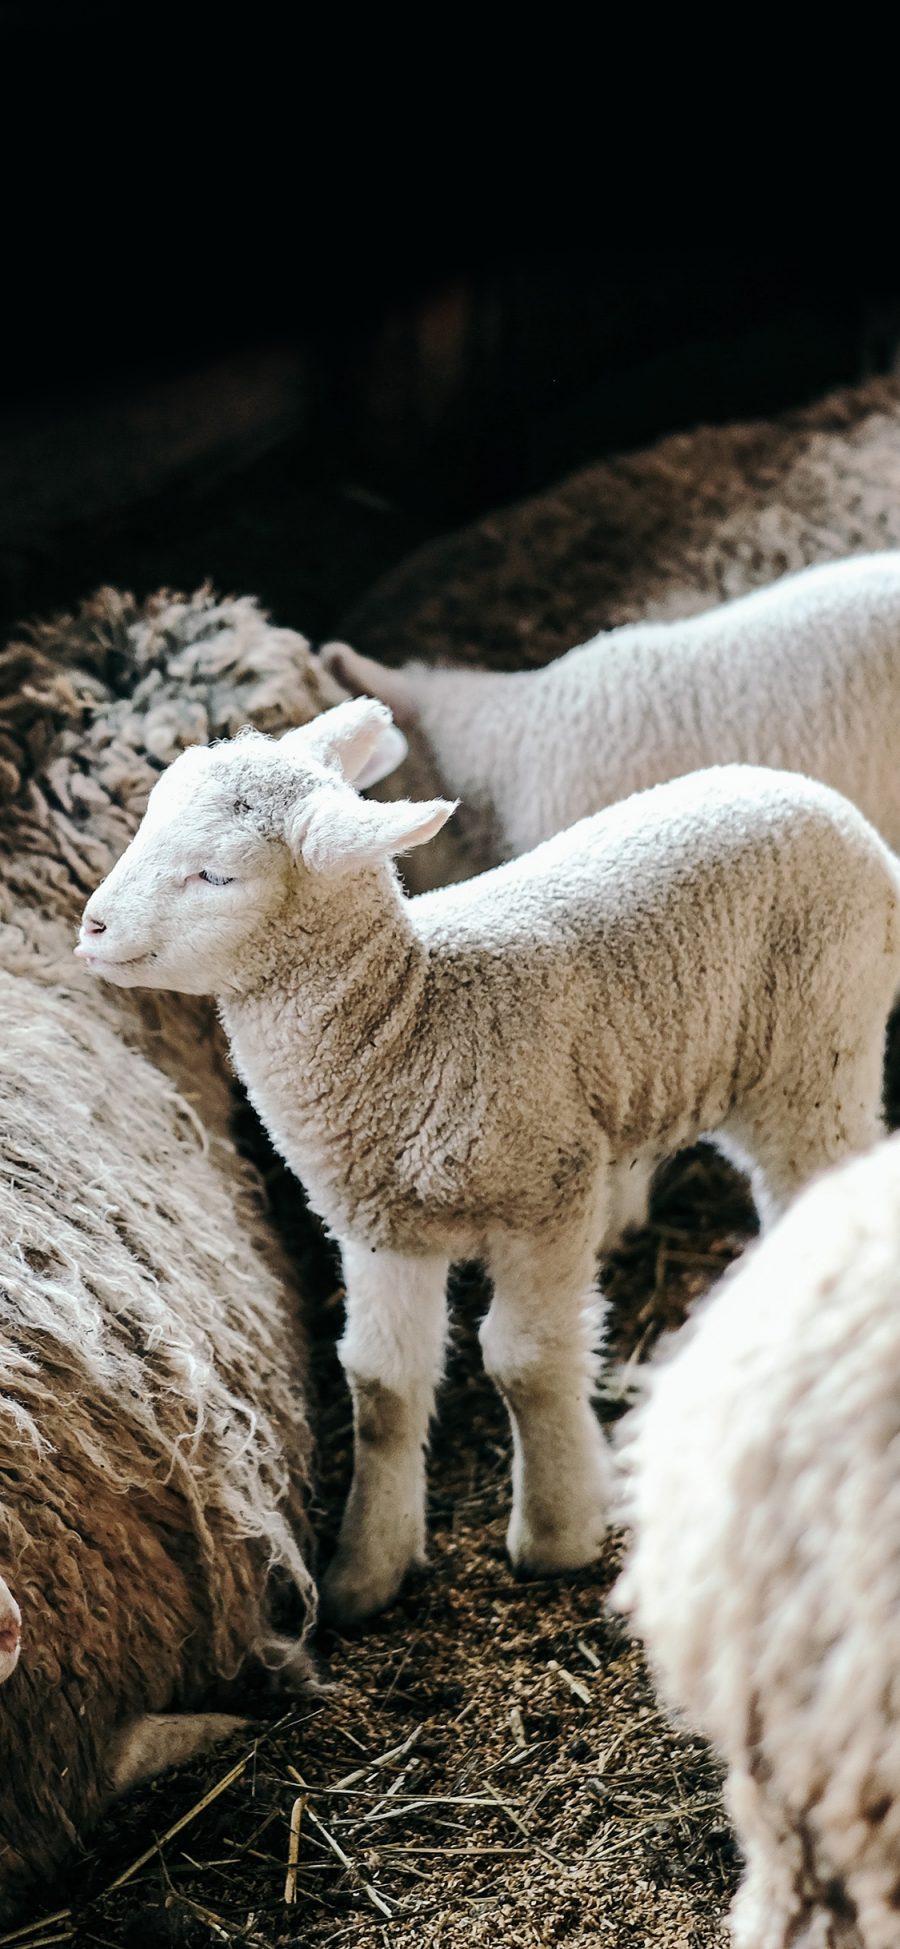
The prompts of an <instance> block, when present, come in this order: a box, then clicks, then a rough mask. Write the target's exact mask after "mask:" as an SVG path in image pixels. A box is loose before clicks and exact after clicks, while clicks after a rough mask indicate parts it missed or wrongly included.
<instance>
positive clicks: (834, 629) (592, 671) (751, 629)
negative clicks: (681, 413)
mask: <svg viewBox="0 0 900 1949" xmlns="http://www.w3.org/2000/svg"><path fill="white" fill-rule="evenodd" d="M322 657H323V660H324V662H325V665H326V668H327V669H328V671H329V673H330V674H331V675H333V676H334V677H336V678H337V680H338V681H339V682H340V683H342V684H343V685H344V686H345V688H347V689H349V690H350V691H352V692H355V693H358V694H369V695H372V696H374V697H379V698H382V699H383V700H384V702H386V703H387V704H388V705H389V706H390V707H391V709H392V710H393V711H394V713H395V715H397V717H398V718H399V720H400V721H401V722H402V723H403V724H404V726H405V727H406V728H407V730H408V731H409V732H410V734H411V736H412V737H413V738H414V739H415V737H416V734H418V735H419V737H420V738H421V739H423V740H424V743H425V746H426V757H425V770H426V774H428V776H429V786H428V789H431V790H434V789H437V790H441V791H447V792H450V793H452V794H453V795H455V796H459V797H460V798H462V800H463V802H464V811H465V826H466V836H467V841H468V852H469V854H470V857H471V858H472V859H473V860H474V861H476V862H477V864H479V865H482V866H484V865H489V864H491V863H492V862H493V861H494V860H497V859H506V858H511V857H514V856H515V855H517V854H519V853H524V852H527V851H528V850H529V849H530V848H531V847H533V846H536V845H538V844H539V843H540V841H541V840H543V839H548V838H549V837H550V836H551V834H553V833H554V832H559V831H561V830H562V829H563V827H565V826H569V825H573V824H574V823H575V821H576V820H578V819H582V818H584V817H585V816H586V815H587V814H589V813H591V812H597V811H599V810H600V809H601V807H603V806H606V805H612V804H613V803H614V801H615V800H616V799H621V798H627V797H628V795H629V793H631V792H637V791H642V790H644V789H645V788H646V787H647V786H651V785H658V784H662V783H664V782H665V780H666V779H670V778H677V777H679V776H680V775H682V774H683V773H686V772H691V771H697V770H700V769H702V767H704V766H706V765H718V764H730V763H740V764H764V765H774V766H780V767H782V768H784V769H785V770H787V771H798V772H805V773H807V774H808V775H809V776H810V777H813V778H820V779H822V780H823V781H824V783H825V784H827V785H832V786H833V787H834V788H835V790H837V791H840V792H843V793H845V795H846V796H847V797H848V798H849V799H852V801H853V803H854V804H855V805H858V806H859V807H860V809H861V810H862V811H863V812H864V813H865V814H866V817H867V818H868V819H870V820H871V821H872V823H873V825H874V826H876V827H877V829H878V831H879V832H881V833H882V835H883V837H884V838H885V839H887V841H888V843H889V845H891V846H893V847H895V848H898V849H900V766H898V764H897V729H898V725H900V551H897V550H894V551H886V552H884V553H882V554H877V555H863V556H858V557H856V558H854V559H852V560H850V561H841V562H828V563H825V564H823V565H820V566H818V567H815V568H809V569H805V570H804V571H803V572H802V573H801V574H799V575H792V576H787V577H785V578H784V579H783V580H781V581H779V582H775V583H774V584H772V586H771V587H768V588H765V589H761V590H758V591H756V592H755V593H754V594H752V595H746V596H742V597H741V598H740V599H739V600H737V601H734V602H729V603H726V604H723V605H721V606H719V607H717V608H715V609H710V610H706V611H704V613H703V614H701V615H695V616H688V617H685V618H681V619H679V620H676V621H673V622H663V623H659V622H656V623H654V622H648V623H635V624H629V625H628V626H626V627H625V628H622V629H615V630H611V631H608V632H603V633H601V634H600V635H598V636H595V637H594V638H593V639H592V641H591V642H589V643H585V644H583V645H582V646H581V647H580V648H578V649H573V650H570V651H569V653H568V655H566V656H563V657H559V658H558V659H557V660H556V662H554V663H550V664H548V665H547V666H546V668H545V669H542V670H531V671H521V672H518V671H517V672H515V673H512V674H508V673H507V674H504V673H496V672H488V671H483V670H471V669H453V668H428V667H427V666H426V665H424V664H417V663H412V664H407V665H406V666H405V667H404V668H403V669H400V670H392V669H387V668H385V667H383V666H382V665H380V664H378V663H375V662H374V661H373V660H372V659H371V658H368V657H361V656H359V655H358V654H357V653H356V652H354V651H353V650H350V649H348V648H347V647H346V646H345V645H343V644H330V645H326V647H325V649H324V650H323V652H322ZM429 759H430V764H429Z"/></svg>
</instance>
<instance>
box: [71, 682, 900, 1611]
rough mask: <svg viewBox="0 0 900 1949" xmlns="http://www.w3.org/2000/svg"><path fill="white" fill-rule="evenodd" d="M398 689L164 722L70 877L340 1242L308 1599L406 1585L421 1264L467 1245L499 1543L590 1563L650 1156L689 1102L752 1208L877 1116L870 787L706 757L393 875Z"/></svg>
mask: <svg viewBox="0 0 900 1949" xmlns="http://www.w3.org/2000/svg"><path fill="white" fill-rule="evenodd" d="M390 729H391V726H390V720H389V714H388V712H387V711H386V710H385V708H384V707H383V706H382V705H379V704H376V703H372V702H370V701H363V702H357V703H355V704H346V705H342V706H340V707H339V708H338V709H337V710H334V711H329V712H326V713H325V714H324V715H323V716H322V717H320V718H319V719H318V720H317V721H316V722H315V723H314V724H311V725H306V726H304V727H303V728H302V729H300V730H298V731H294V732H291V733H289V734H288V735H287V736H286V737H283V738H281V739H280V740H277V741H274V740H270V739H266V738H261V737H259V736H255V735H253V734H250V735H248V736H245V737H241V738H239V739H237V740H234V741H232V742H229V743H225V744H221V745H218V746H214V747H212V748H211V749H203V748H195V749H194V750H192V751H189V752H187V753H185V754H184V755H183V756H182V757H181V758H179V759H178V760H177V761H176V763H175V764H174V765H173V766H171V768H170V769H169V771H168V772H166V773H165V775H164V776H163V778H162V779H161V780H160V782H159V784H158V785H157V786H156V788H155V790H154V792H153V794H152V795H151V799H150V803H149V805H148V808H147V813H146V816H145V819H144V821H143V823H142V825H141V828H140V830H139V832H138V834H137V836H136V838H135V839H134V840H133V841H132V844H131V846H130V847H129V848H128V850H127V852H126V853H125V854H124V855H123V857H122V858H121V859H120V860H119V862H118V864H117V865H116V866H115V868H114V869H113V872H112V873H111V874H110V875H109V877H108V879H107V880H106V881H105V882H104V883H103V885H102V886H101V887H99V888H98V890H97V892H96V893H94V894H93V895H92V897H91V899H90V900H89V901H88V903H87V906H86V909H85V914H84V920H83V923H82V930H81V941H80V945H79V947H78V949H77V952H78V954H79V955H80V957H81V958H82V960H83V962H84V963H85V965H86V966H88V967H89V968H91V969H93V971H94V972H95V973H97V974H99V975H102V976H104V977H105V978H106V979H107V980H108V981H111V982H113V983H115V984H117V985H120V986H124V987H132V986H135V987H141V986H149V987H154V988H175V989H178V990H182V991H186V992H189V993H195V994H203V993H213V994H216V995H217V996H218V998H219V1006H220V1010H221V1014H222V1020H223V1022H224V1025H225V1028H226V1030H227V1032H228V1035H229V1039H230V1043H231V1050H232V1056H233V1059H234V1062H235V1066H236V1068H237V1070H238V1072H239V1074H240V1075H241V1076H242V1078H243V1080H244V1082H245V1083H246V1086H247V1088H248V1091H249V1093H250V1096H251V1099H252V1101H253V1103H254V1104H255V1106H256V1108H257V1110H258V1111H259V1114H260V1116H261V1117H262V1119H263V1121H264V1123H265V1124H266V1126H267V1127H268V1130H269V1132H270V1134H271V1136H272V1138H273V1140H274V1142H275V1144H276V1145H277V1147H278V1149H279V1150H280V1152H281V1154H282V1155H283V1156H284V1158H285V1159H286V1160H287V1162H288V1163H289V1164H290V1165H291V1166H292V1167H293V1169H294V1170H295V1171H296V1173H297V1175H298V1176H299V1177H300V1178H301V1179H302V1181H303V1184H304V1185H305V1187H306V1190H307V1193H308V1195H309V1197H310V1199H311V1202H312V1204H313V1206H314V1207H315V1209H316V1210H317V1211H318V1212H319V1213H320V1214H321V1216H322V1217H323V1219H324V1220H325V1222H326V1223H327V1225H328V1226H329V1227H330V1229H331V1231H332V1232H333V1234H334V1235H335V1237H336V1238H337V1239H338V1241H339V1242H340V1246H341V1251H342V1255H343V1264H344V1274H345V1282H346V1288H347V1307H348V1318H347V1328H346V1332H345V1335H344V1339H343V1343H342V1353H343V1359H344V1364H345V1368H346V1371H347V1374H348V1379H349V1382H350V1387H351V1392H352V1394H353V1399H354V1410H355V1425H356V1471H355V1475H354V1480H353V1485H352V1488H351V1492H350V1498H349V1502H348V1505H347V1509H346V1512H345V1516H344V1523H343V1527H342V1532H341V1538H340V1543H339V1548H338V1552H337V1556H336V1559H335V1562H334V1565H333V1566H332V1569H331V1572H330V1576H329V1582H328V1586H327V1588H328V1596H329V1599H330V1602H331V1604H332V1606H333V1607H334V1608H335V1609H336V1611H337V1612H338V1613H339V1615H340V1616H342V1617H343V1618H351V1617H356V1616H361V1615H364V1614H366V1613H368V1612H371V1611H374V1610H376V1609H377V1608H379V1607H380V1606H383V1605H384V1604H386V1603H387V1602H388V1601H389V1600H390V1598H391V1597H392V1596H393V1595H394V1593H395V1591H396V1590H397V1588H398V1586H399V1584H400V1581H401V1579H402V1577H403V1575H404V1572H405V1571H406V1569H407V1568H408V1566H409V1565H410V1564H411V1563H412V1562H413V1561H414V1560H416V1559H418V1558H419V1557H420V1556H421V1553H422V1549H423V1542H424V1463H423V1451H424V1445H425V1441H426V1436H427V1429H428V1423H429V1417H430V1414H431V1410H432V1403H433V1396H434V1389H435V1384H436V1381H437V1378H438V1375H439V1371H440V1366H441V1357H442V1347H443V1341H444V1315H445V1288H446V1279H447V1271H448V1265H449V1263H450V1262H451V1261H452V1260H455V1259H464V1258H465V1259H471V1258H479V1257H480V1258H482V1259H483V1260H484V1261H485V1262H486V1263H487V1266H488V1268H489V1270H490V1273H491V1276H492V1279H493V1284H494V1297H493V1303H492V1305H491V1308H490V1311H489V1313H488V1316H487V1319H486V1321H485V1323H484V1326H483V1328H482V1346H483V1351H484V1356H485V1362H486V1365H487V1368H488V1371H489V1372H490V1373H491V1374H492V1375H493V1377H494V1379H495V1380H496V1381H497V1383H498V1385H499V1387H500V1389H501V1392H502V1393H503V1395H504V1398H505V1400H506V1403H507V1406H508V1408H509V1412H510V1416H511V1420H512V1425H513V1438H514V1464H513V1507H512V1514H511V1519H510V1527H509V1535H508V1542H509V1548H510V1553H511V1555H512V1557H513V1559H514V1561H515V1562H516V1563H519V1564H523V1565H528V1566H530V1567H532V1568H535V1569H545V1570H550V1569H563V1568H568V1567H571V1566H574V1565H577V1564H583V1563H586V1562H588V1561H590V1560H591V1559H592V1558H593V1557H594V1556H595V1554H596V1553H597V1551H598V1549H599V1547H600V1544H601V1541H602V1537H603V1533H604V1526H605V1520H606V1500H607V1499H606V1482H607V1457H606V1449H605V1444H604V1441H603V1439H602V1437H601V1434H600V1430H599V1426H598V1423H597V1421H596V1419H595V1417H594V1414H593V1411H592V1407H591V1392H592V1383H593V1376H594V1362H595V1343H596V1332H597V1322H596V1312H595V1308H594V1306H593V1304H592V1303H591V1300H590V1294H591V1291H592V1288H593V1284H594V1274H595V1253H596V1249H597V1247H598V1245H599V1244H600V1243H601V1242H604V1243H607V1244H608V1243H609V1242H610V1241H611V1239H612V1238H613V1237H614V1236H615V1235H616V1232H617V1230H618V1229H619V1228H620V1227H621V1225H622V1224H623V1223H624V1221H625V1219H626V1217H628V1216H630V1215H631V1208H632V1205H633V1202H634V1195H633V1186H635V1185H637V1186H638V1187H639V1190H642V1189H643V1187H644V1186H645V1183H646V1180H647V1178H648V1176H649V1173H650V1171H651V1170H652V1168H653V1166H654V1165H655V1164H656V1163H657V1161H658V1160H659V1159H660V1158H661V1157H662V1156H664V1155H666V1154H668V1153H669V1152H671V1151H674V1150H676V1149H677V1148H679V1147H680V1146H681V1145H683V1144H685V1143H689V1142H691V1141H692V1140H693V1139H694V1138H696V1137H697V1136H699V1135H700V1133H701V1132H708V1131H715V1132H719V1133H721V1134H722V1135H723V1136H724V1137H725V1139H726V1140H728V1141H730V1142H732V1143H733V1144H735V1145H736V1146H738V1147H739V1149H740V1151H741V1153H742V1155H746V1156H747V1157H749V1159H750V1160H751V1162H752V1165H753V1168H754V1170H755V1173H756V1183H757V1187H758V1189H759V1191H760V1194H761V1196H762V1197H763V1199H764V1200H765V1201H766V1202H767V1203H768V1204H769V1205H771V1206H772V1207H774V1208H777V1207H778V1206H779V1205H780V1204H782V1203H783V1202H784V1201H785V1200H786V1199H787V1198H788V1197H790V1196H791V1195H792V1193H793V1192H794V1191H795V1190H796V1189H797V1188H798V1187H799V1186H800V1185H801V1184H802V1183H804V1181H805V1180H806V1179H807V1177H809V1176H810V1175H811V1174H812V1173H813V1172H815V1171H817V1170H818V1169H820V1168H821V1167H822V1166H823V1165H825V1164H826V1163H828V1162H830V1161H832V1160H833V1159H835V1158H837V1157H840V1156H841V1155H843V1154H844V1153H845V1152H847V1151H852V1150H854V1149H859V1148H861V1147H864V1146H865V1145H866V1144H868V1143H869V1142H871V1141H872V1139H873V1137H874V1136H875V1135H876V1134H877V1131H878V1129H879V1127H880V1125H879V1101H880V1086H881V1068H882V1056H883V1043H884V1030H885V1022H886V1018H887V1014H888V1010H889V1007H890V1003H891V1000H892V997H893V995H894V993H895V991H896V988H897V986H898V983H900V931H898V913H897V895H898V885H900V881H898V869H897V866H896V864H895V862H894V860H893V857H892V855H891V854H890V853H889V852H888V851H887V849H886V847H885V846H884V845H883V844H882V842H881V840H880V839H879V838H878V836H877V835H876V834H875V833H874V832H873V831H872V829H871V828H870V827H869V826H868V825H867V823H866V821H865V820H864V819H863V818H862V816H861V815H860V814H859V813H858V812H857V811H856V810H855V809H854V808H853V807H852V806H851V805H849V804H848V803H847V802H846V801H845V800H844V799H842V798H840V797H839V796H837V795H836V794H834V793H832V792H829V791H828V790H827V789H826V788H825V787H823V786H820V785H817V784H814V783H812V782H811V781H809V780H806V779H802V778H799V777H795V776H790V775H788V774H783V773H777V772H769V771H761V770H752V769H749V768H747V769H742V768H740V767H733V768H727V767H726V768H723V769H721V770H718V771H710V772H706V773H701V774H694V775H692V776H691V777H689V778H687V779H681V780H678V781H676V782H674V783H673V784H670V785H667V786H662V787H659V788H658V789H657V790H655V791H653V792H650V793H646V794H643V795H640V794H639V795H636V796H635V797H634V798H632V799H629V800H626V801H624V802H623V803H622V804H620V805H618V806H615V807H613V808H611V809H610V810H609V811H607V812H605V813H602V814H600V815H598V816H597V817H596V818H594V819H592V820H587V821H585V822H583V823H582V824H581V825H579V826H576V827H574V828H573V829H572V830H571V831H569V832H567V833H564V834H563V835H561V836H560V837H559V838H557V839H555V840H552V841H549V842H548V843H547V844H546V845H544V846H542V847H540V848H538V850H537V851H536V852H534V853H532V854H530V855H528V857H527V858H526V859H524V860H521V861H515V862H512V863H510V864H507V865H505V866H502V867H499V868H497V869H496V870H495V871H494V872H492V873H488V874H485V875H483V876H482V877H481V878H480V879H476V880H473V881H468V882H464V883H462V884H460V885H457V886H454V887H450V888H445V889H443V890H441V892H439V893H432V894H426V895H423V896H421V897H420V898H418V899H412V900H410V899H407V898H404V896H403V895H402V893H401V890H400V887H399V884H398V880H397V875H396V871H395V869H394V867H393V865H392V859H393V856H394V855H395V854H397V853H399V852H401V851H403V850H404V849H407V848H409V847H414V846H419V845H421V844H422V843H423V842H424V841H426V840H427V839H428V838H429V837H430V836H431V835H432V834H433V833H434V832H436V831H437V830H438V829H439V828H440V827H441V826H442V824H443V823H444V821H445V820H446V819H447V817H448V815H449V813H450V812H451V811H452V809H453V808H452V806H451V805H450V804H448V803H447V802H445V801H441V800H435V801H432V802H430V803H426V804H418V805H417V804H411V803H404V802H402V801H401V802H398V803H393V804H389V805H382V804H378V803H375V802H373V801H364V800H362V799H360V798H359V797H358V796H357V794H356V792H355V791H354V790H353V780H354V779H358V777H359V775H360V772H361V771H362V770H363V769H364V768H369V767H371V765H372V764H373V763H374V762H375V760H376V758H377V754H378V751H379V749H380V746H381V744H382V741H383V740H384V738H385V737H386V736H388V735H389V732H390Z"/></svg>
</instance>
